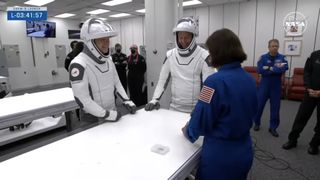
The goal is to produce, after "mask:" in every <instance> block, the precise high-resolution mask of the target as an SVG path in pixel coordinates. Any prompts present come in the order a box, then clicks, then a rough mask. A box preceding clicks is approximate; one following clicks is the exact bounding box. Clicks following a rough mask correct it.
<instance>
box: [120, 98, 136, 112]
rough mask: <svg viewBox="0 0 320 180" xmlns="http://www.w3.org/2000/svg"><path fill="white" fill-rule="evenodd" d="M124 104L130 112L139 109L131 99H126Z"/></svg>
mask: <svg viewBox="0 0 320 180" xmlns="http://www.w3.org/2000/svg"><path fill="white" fill-rule="evenodd" d="M123 105H124V106H125V107H126V108H127V109H128V110H129V112H130V114H134V113H136V111H137V106H136V105H135V104H134V103H133V102H132V101H130V100H127V101H124V102H123Z"/></svg>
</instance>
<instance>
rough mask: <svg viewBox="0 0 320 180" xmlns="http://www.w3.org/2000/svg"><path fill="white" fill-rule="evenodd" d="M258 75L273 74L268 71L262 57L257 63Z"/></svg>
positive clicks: (268, 68)
mask: <svg viewBox="0 0 320 180" xmlns="http://www.w3.org/2000/svg"><path fill="white" fill-rule="evenodd" d="M258 73H259V74H262V75H269V74H272V73H273V72H272V71H270V67H269V66H268V65H267V64H266V61H265V59H264V58H263V57H262V56H261V57H260V59H259V61H258Z"/></svg>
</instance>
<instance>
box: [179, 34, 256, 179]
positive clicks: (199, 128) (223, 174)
mask: <svg viewBox="0 0 320 180" xmlns="http://www.w3.org/2000/svg"><path fill="white" fill-rule="evenodd" d="M206 45H207V47H208V48H209V51H210V55H211V56H212V57H213V60H212V62H213V66H214V67H216V68H218V72H217V73H215V74H213V75H210V76H209V77H208V78H207V79H206V81H205V82H204V85H203V88H202V90H201V93H200V97H199V100H198V102H197V104H196V106H195V109H194V111H193V113H192V115H191V119H190V121H189V123H187V125H186V126H185V127H184V128H183V129H182V131H183V133H184V135H185V136H186V138H187V139H189V140H190V141H191V142H195V141H196V140H197V139H198V137H199V136H204V142H203V145H202V152H201V159H200V163H199V169H198V172H197V176H196V179H197V180H212V179H219V180H246V179H247V174H248V172H249V170H250V168H251V165H252V161H253V152H252V141H251V137H250V129H251V127H252V123H253V121H252V120H253V117H254V115H255V114H256V110H257V105H258V102H257V101H258V100H257V89H256V84H255V80H254V79H253V77H252V76H250V75H249V74H248V73H246V72H245V71H244V70H243V69H242V68H241V62H243V61H244V60H245V59H246V54H245V53H244V52H243V50H242V46H241V43H240V40H239V38H238V37H237V36H236V35H235V34H234V33H233V32H232V31H230V30H228V29H222V30H218V31H216V32H215V33H213V34H212V35H211V36H210V37H209V38H208V40H207V42H206Z"/></svg>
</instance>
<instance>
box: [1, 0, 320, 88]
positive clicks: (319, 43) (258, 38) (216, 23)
mask: <svg viewBox="0 0 320 180" xmlns="http://www.w3.org/2000/svg"><path fill="white" fill-rule="evenodd" d="M319 7H320V1H319V0H308V1H305V0H251V1H247V2H236V3H229V4H224V5H215V6H210V7H201V8H191V9H187V10H184V12H183V15H184V16H198V17H199V31H200V33H199V34H200V35H199V37H198V38H197V42H198V43H205V41H206V38H207V37H208V36H209V35H210V34H211V33H213V32H214V31H215V30H218V29H221V28H229V29H231V30H233V31H234V32H235V33H236V34H237V35H238V36H239V38H240V40H241V42H242V45H243V47H244V49H245V52H246V53H247V55H248V59H247V61H245V62H244V65H250V66H251V65H256V63H257V60H258V59H259V57H260V56H261V54H263V53H266V52H267V51H268V49H267V43H268V40H270V39H272V38H277V39H279V41H280V49H279V51H280V53H283V46H284V40H302V41H303V42H302V52H301V55H300V56H293V57H288V61H289V66H290V71H288V72H287V76H291V75H292V71H293V68H294V67H303V66H304V63H305V60H306V58H307V57H308V56H309V55H310V53H311V52H312V51H314V50H315V49H316V50H317V49H320V22H318V21H319ZM296 10H297V11H299V12H301V13H303V14H304V15H305V16H306V17H307V19H308V27H307V30H306V32H305V33H304V34H303V36H302V37H295V38H292V37H285V35H284V30H283V27H282V22H283V18H284V17H285V16H286V14H288V13H289V12H294V11H296ZM49 21H55V22H56V26H57V32H56V33H57V37H56V38H49V39H42V38H38V39H37V38H34V39H33V45H34V52H35V54H34V55H35V62H36V66H35V67H34V65H33V55H32V51H31V38H28V37H27V36H26V32H25V22H23V21H11V22H8V21H7V20H6V13H5V12H0V27H1V28H0V40H1V42H2V44H18V45H19V48H20V59H21V67H20V68H9V75H10V83H11V87H12V89H23V88H28V87H34V86H39V85H47V84H55V83H61V82H67V81H68V74H67V73H66V71H65V70H64V68H57V64H56V59H55V49H54V48H55V45H56V44H58V45H66V47H67V52H69V50H70V48H69V43H70V42H71V40H69V39H68V37H67V36H68V34H67V30H68V29H78V24H79V22H76V21H67V20H61V19H49ZM144 21H145V18H144V17H143V16H139V17H133V18H127V19H122V20H119V21H113V22H110V23H111V24H112V25H113V26H114V27H115V28H116V29H117V30H118V31H119V36H117V37H114V38H112V39H111V45H110V46H114V45H115V44H116V43H120V44H122V47H123V52H124V53H126V54H127V55H128V54H129V53H130V51H129V47H130V46H131V45H132V44H137V45H138V46H139V45H145V38H144V37H145V24H144ZM155 43H156V42H155ZM45 51H49V53H50V55H49V56H48V57H47V58H44V52H45ZM147 51H148V48H147ZM159 68H160V67H159ZM52 70H55V71H57V72H58V75H57V76H55V77H53V76H52V75H51V71H52Z"/></svg>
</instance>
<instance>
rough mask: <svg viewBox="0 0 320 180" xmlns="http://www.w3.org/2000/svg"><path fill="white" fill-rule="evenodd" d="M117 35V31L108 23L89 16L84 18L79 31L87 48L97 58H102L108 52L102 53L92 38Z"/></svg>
mask: <svg viewBox="0 0 320 180" xmlns="http://www.w3.org/2000/svg"><path fill="white" fill-rule="evenodd" d="M117 35H118V32H116V31H115V29H114V28H113V27H112V26H111V25H110V24H108V23H107V22H106V21H103V20H101V19H97V18H90V19H88V20H86V21H85V22H84V23H83V25H82V27H81V32H80V36H81V39H83V41H84V43H85V44H86V45H87V47H88V48H89V50H90V51H91V52H92V53H93V55H94V56H96V57H97V58H98V59H99V60H104V58H107V57H108V56H109V54H108V55H105V54H103V53H102V52H101V51H100V50H99V48H98V47H97V46H96V45H95V43H94V39H99V38H104V37H114V36H117Z"/></svg>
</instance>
